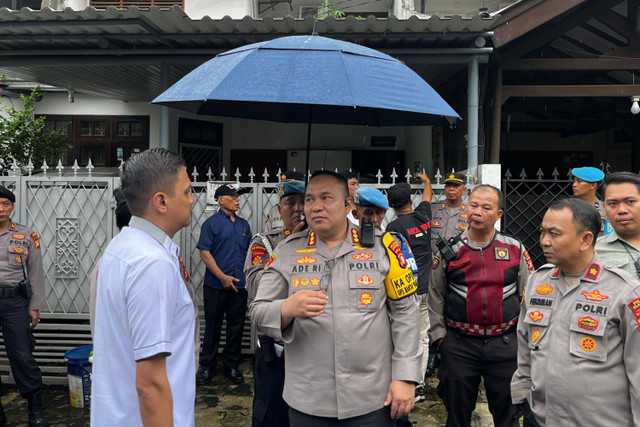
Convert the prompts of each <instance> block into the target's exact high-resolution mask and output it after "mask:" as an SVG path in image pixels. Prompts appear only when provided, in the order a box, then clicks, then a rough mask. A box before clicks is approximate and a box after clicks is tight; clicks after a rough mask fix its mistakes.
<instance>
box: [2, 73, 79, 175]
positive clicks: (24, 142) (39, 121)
mask: <svg viewBox="0 0 640 427" xmlns="http://www.w3.org/2000/svg"><path fill="white" fill-rule="evenodd" d="M1 80H2V76H0V81H1ZM41 97H42V94H41V93H40V92H38V90H37V88H34V89H33V90H32V91H31V93H30V94H29V95H28V96H27V95H22V94H21V95H20V100H21V101H22V109H20V110H18V109H16V108H14V107H13V105H10V106H4V107H2V108H0V166H1V167H2V168H3V169H8V168H9V167H10V166H11V165H12V163H13V161H14V159H15V162H16V164H17V165H18V166H19V167H20V168H21V169H22V170H23V171H24V170H25V167H26V166H27V165H28V163H29V160H30V159H31V161H32V163H33V165H34V166H35V167H36V168H38V167H40V166H41V165H42V162H43V161H44V160H46V161H47V163H49V164H50V165H54V164H55V163H56V162H57V161H58V159H59V158H61V157H62V156H63V155H64V154H65V152H66V151H67V150H68V149H70V148H71V145H69V143H68V141H67V138H66V136H65V135H63V134H61V133H59V132H56V131H53V132H51V133H49V134H46V135H45V134H44V132H43V129H44V122H45V119H46V117H44V116H40V117H34V111H35V107H34V103H35V102H36V101H37V100H39V99H40V98H41Z"/></svg>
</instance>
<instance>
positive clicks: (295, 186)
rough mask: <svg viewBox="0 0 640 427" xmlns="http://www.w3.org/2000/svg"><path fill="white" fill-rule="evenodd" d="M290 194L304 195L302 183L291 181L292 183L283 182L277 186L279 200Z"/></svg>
mask: <svg viewBox="0 0 640 427" xmlns="http://www.w3.org/2000/svg"><path fill="white" fill-rule="evenodd" d="M292 194H302V195H304V182H303V181H298V180H293V181H283V182H281V183H280V184H278V195H279V196H280V198H283V197H286V196H290V195H292Z"/></svg>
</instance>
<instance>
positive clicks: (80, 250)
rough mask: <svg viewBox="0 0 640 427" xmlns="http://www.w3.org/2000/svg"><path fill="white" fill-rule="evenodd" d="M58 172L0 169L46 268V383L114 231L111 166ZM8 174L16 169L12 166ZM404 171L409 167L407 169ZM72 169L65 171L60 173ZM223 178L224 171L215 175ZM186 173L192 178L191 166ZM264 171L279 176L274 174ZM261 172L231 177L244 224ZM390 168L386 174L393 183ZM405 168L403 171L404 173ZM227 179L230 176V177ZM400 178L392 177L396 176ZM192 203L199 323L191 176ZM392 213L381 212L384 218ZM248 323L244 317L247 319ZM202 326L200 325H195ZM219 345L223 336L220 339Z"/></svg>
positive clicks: (262, 199)
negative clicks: (82, 173)
mask: <svg viewBox="0 0 640 427" xmlns="http://www.w3.org/2000/svg"><path fill="white" fill-rule="evenodd" d="M60 166H61V165H59V167H58V168H57V169H58V171H57V173H54V174H49V175H47V173H46V172H47V169H48V168H45V169H44V173H41V174H38V175H34V176H29V175H27V176H0V184H2V185H4V186H6V187H8V188H9V189H11V190H12V191H14V192H15V194H16V204H15V210H14V213H13V216H12V219H13V220H14V221H15V222H18V223H21V224H24V225H27V226H28V227H31V228H33V229H34V230H35V231H36V232H37V233H38V234H39V235H40V242H41V248H42V255H43V264H44V272H45V292H46V307H45V308H44V309H43V310H42V311H41V318H42V322H41V324H40V325H39V326H38V328H36V331H35V335H36V340H37V347H36V350H35V352H34V353H35V356H36V359H37V360H38V363H39V364H40V366H41V368H42V370H43V376H44V380H45V382H48V383H63V382H66V365H65V363H64V352H65V351H66V350H69V349H71V348H73V347H77V346H79V345H84V344H90V343H91V336H90V329H89V288H90V284H89V274H90V272H91V271H92V269H93V267H94V265H95V263H96V262H97V260H98V259H99V258H100V256H101V254H102V253H103V251H104V249H105V248H106V246H107V245H108V243H109V241H110V240H111V239H112V238H113V236H114V235H116V234H117V228H116V226H115V220H114V215H113V212H114V209H115V200H114V199H113V197H112V194H113V190H114V189H115V188H117V187H118V186H119V185H120V179H119V177H118V176H117V175H118V172H119V171H118V170H117V169H112V170H110V171H107V170H101V171H93V168H92V167H91V168H87V169H88V174H85V175H87V176H78V174H79V173H78V172H79V168H77V167H76V168H69V169H70V170H67V171H64V170H63V169H62V168H60ZM14 173H15V171H14ZM407 173H408V174H409V172H407ZM67 175H72V176H67ZM221 175H222V176H221V178H222V180H223V181H220V182H229V181H228V180H226V179H225V178H227V177H226V174H225V173H224V171H223V174H221ZM439 175H440V174H439V173H438V174H437V175H436V178H435V179H434V181H435V182H434V184H433V191H434V198H433V200H434V201H436V200H440V198H441V197H442V191H443V189H444V185H443V184H440V183H439V181H440V179H441V178H442V177H441V176H439ZM191 176H192V177H193V178H194V180H195V179H197V178H198V177H199V175H198V173H197V171H193V172H192V173H191ZM270 176H272V177H279V176H280V171H278V173H272V174H271V175H270ZM270 176H269V174H268V173H266V171H265V173H263V176H262V178H263V180H264V182H260V183H257V182H254V178H255V175H254V174H250V176H248V177H247V178H248V179H247V181H248V182H243V181H244V179H243V177H242V176H240V175H239V173H238V172H236V174H234V178H236V180H237V181H240V185H241V186H243V187H248V188H249V189H250V190H251V191H250V192H248V193H247V194H244V195H242V196H241V199H240V210H239V212H238V215H239V216H241V217H242V218H244V219H246V220H247V221H248V222H249V224H250V226H251V231H252V232H253V233H254V234H255V233H257V232H261V231H262V229H263V225H264V220H265V217H266V215H267V213H268V212H269V210H270V209H271V208H272V207H273V206H274V205H276V204H277V203H278V200H279V198H278V195H277V182H276V181H272V182H268V178H269V177H270ZM382 178H383V177H382V176H381V174H379V176H378V183H377V184H363V185H370V186H372V187H375V188H379V189H380V190H381V191H383V192H385V190H386V188H388V187H389V186H390V184H381V183H380V182H381V180H382ZM396 178H398V177H397V175H396V174H395V172H394V173H393V174H392V176H391V180H392V181H394V182H395V180H396ZM409 179H410V175H407V176H405V177H404V180H407V181H408V180H409ZM237 181H233V182H237ZM398 182H399V180H398ZM412 189H413V192H414V197H413V203H414V206H417V204H418V203H420V201H421V199H422V190H423V186H422V185H420V184H412ZM192 190H193V196H194V199H195V204H194V206H193V209H192V221H191V225H190V226H189V227H187V228H185V229H183V230H182V232H181V233H180V235H179V237H178V238H179V244H180V246H181V250H182V254H183V257H184V259H185V264H186V266H187V269H188V271H189V273H190V275H191V280H192V281H193V284H194V285H195V287H196V289H197V295H198V298H199V302H200V310H201V319H202V320H201V321H202V323H203V322H204V316H203V314H204V313H203V308H202V282H203V277H204V272H205V266H204V263H203V262H202V260H201V259H200V255H199V250H198V248H197V243H198V239H199V237H200V228H201V227H202V224H203V223H204V221H205V220H206V219H207V218H208V217H209V216H210V215H211V214H213V213H214V212H215V210H212V209H211V208H209V209H207V198H206V182H198V181H196V182H193V184H192ZM394 218H395V215H394V213H393V211H392V210H390V211H389V212H387V217H386V219H385V221H384V224H385V225H386V224H387V223H388V222H389V221H392V220H393V219H394ZM247 325H248V326H249V322H247ZM201 330H202V332H204V328H201ZM254 336H255V334H254V333H253V331H251V328H250V327H247V328H245V336H244V339H243V352H244V353H249V352H252V351H253V348H254ZM221 341H222V343H221V344H222V345H223V344H224V335H223V337H222V339H221ZM1 344H2V345H1V346H0V374H1V375H2V377H3V380H4V381H7V380H8V381H13V379H12V378H11V374H10V370H9V365H8V363H7V358H6V352H5V351H4V342H2V343H1Z"/></svg>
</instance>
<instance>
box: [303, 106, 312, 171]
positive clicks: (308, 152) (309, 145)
mask: <svg viewBox="0 0 640 427" xmlns="http://www.w3.org/2000/svg"><path fill="white" fill-rule="evenodd" d="M311 110H313V107H312V106H309V123H308V124H307V161H306V164H305V168H304V176H305V179H304V180H305V182H307V181H308V180H309V158H310V157H311Z"/></svg>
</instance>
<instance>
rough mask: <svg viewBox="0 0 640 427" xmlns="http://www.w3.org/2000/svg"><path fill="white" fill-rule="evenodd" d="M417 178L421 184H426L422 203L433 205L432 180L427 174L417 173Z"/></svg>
mask: <svg viewBox="0 0 640 427" xmlns="http://www.w3.org/2000/svg"><path fill="white" fill-rule="evenodd" d="M415 177H416V178H418V179H419V180H420V182H421V183H423V184H424V190H423V191H422V201H423V202H429V203H431V198H432V197H433V190H432V189H431V180H429V177H428V176H427V174H426V173H417V174H416V175H415Z"/></svg>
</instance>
